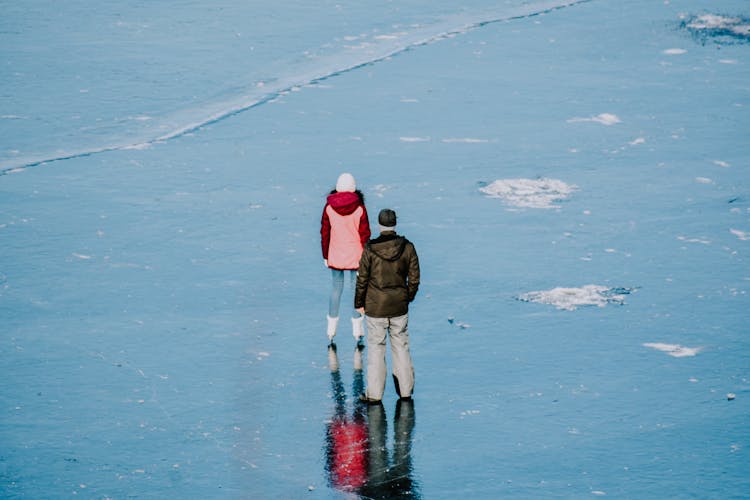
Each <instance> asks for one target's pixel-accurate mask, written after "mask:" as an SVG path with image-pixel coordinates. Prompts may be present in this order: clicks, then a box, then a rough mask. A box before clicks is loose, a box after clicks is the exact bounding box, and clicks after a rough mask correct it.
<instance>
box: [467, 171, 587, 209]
mask: <svg viewBox="0 0 750 500" xmlns="http://www.w3.org/2000/svg"><path fill="white" fill-rule="evenodd" d="M576 189H578V186H575V185H572V184H566V183H565V182H563V181H561V180H557V179H546V178H542V179H498V180H496V181H494V182H492V183H490V184H488V185H486V186H484V187H481V188H479V191H481V192H482V193H484V194H486V195H487V196H488V197H490V198H500V199H502V200H503V201H504V202H505V203H506V204H508V205H512V206H515V207H523V208H558V205H555V204H554V202H556V201H560V200H564V199H566V198H567V197H568V196H570V194H571V193H573V191H575V190H576Z"/></svg>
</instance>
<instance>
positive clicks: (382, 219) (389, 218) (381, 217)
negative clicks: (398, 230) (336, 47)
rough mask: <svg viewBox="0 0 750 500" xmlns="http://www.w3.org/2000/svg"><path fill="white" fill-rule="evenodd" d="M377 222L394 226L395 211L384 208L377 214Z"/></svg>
mask: <svg viewBox="0 0 750 500" xmlns="http://www.w3.org/2000/svg"><path fill="white" fill-rule="evenodd" d="M378 224H379V225H381V226H383V227H386V228H388V227H390V228H393V227H396V212H394V211H393V210H391V209H390V208H384V209H383V210H381V211H380V213H379V214H378Z"/></svg>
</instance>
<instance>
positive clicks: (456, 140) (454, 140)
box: [443, 137, 490, 144]
mask: <svg viewBox="0 0 750 500" xmlns="http://www.w3.org/2000/svg"><path fill="white" fill-rule="evenodd" d="M443 142H445V143H447V144H451V143H463V144H482V143H485V142H490V141H488V140H487V139H474V138H472V137H459V138H450V139H443Z"/></svg>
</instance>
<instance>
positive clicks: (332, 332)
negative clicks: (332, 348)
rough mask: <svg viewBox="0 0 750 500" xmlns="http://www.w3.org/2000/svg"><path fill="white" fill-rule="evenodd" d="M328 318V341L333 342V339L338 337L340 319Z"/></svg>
mask: <svg viewBox="0 0 750 500" xmlns="http://www.w3.org/2000/svg"><path fill="white" fill-rule="evenodd" d="M326 318H328V331H327V333H328V340H333V337H335V336H336V326H338V324H339V318H338V316H337V317H335V318H332V317H330V316H326Z"/></svg>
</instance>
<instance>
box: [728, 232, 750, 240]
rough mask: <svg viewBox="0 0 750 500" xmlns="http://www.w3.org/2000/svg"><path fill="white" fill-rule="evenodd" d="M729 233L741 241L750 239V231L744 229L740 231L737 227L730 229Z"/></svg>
mask: <svg viewBox="0 0 750 500" xmlns="http://www.w3.org/2000/svg"><path fill="white" fill-rule="evenodd" d="M729 232H730V233H732V234H733V235H735V236H736V237H738V238H739V239H741V240H742V241H748V240H750V233H748V232H745V231H740V230H739V229H730V230H729Z"/></svg>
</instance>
